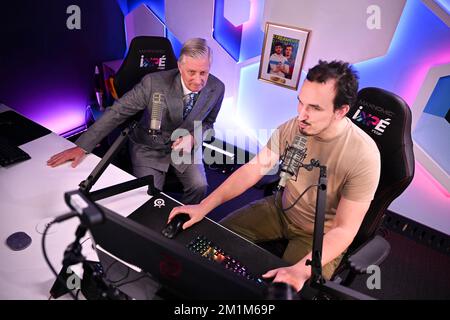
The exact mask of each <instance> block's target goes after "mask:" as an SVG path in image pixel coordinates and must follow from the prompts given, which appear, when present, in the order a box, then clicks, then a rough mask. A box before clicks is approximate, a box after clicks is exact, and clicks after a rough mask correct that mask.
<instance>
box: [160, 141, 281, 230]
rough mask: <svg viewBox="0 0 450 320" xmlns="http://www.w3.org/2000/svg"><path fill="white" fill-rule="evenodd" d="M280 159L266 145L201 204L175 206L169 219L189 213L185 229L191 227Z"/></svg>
mask: <svg viewBox="0 0 450 320" xmlns="http://www.w3.org/2000/svg"><path fill="white" fill-rule="evenodd" d="M278 160H279V156H278V154H277V153H275V152H273V151H271V150H270V149H269V148H268V147H267V146H266V147H264V149H262V150H261V152H260V153H258V155H256V156H255V157H254V158H253V159H252V160H251V161H249V162H248V163H247V164H245V165H244V166H242V167H240V168H239V169H238V170H237V171H235V172H234V173H233V174H232V175H231V176H230V177H229V178H228V179H227V180H225V182H223V183H222V184H221V185H220V186H219V187H218V188H217V189H216V190H214V192H213V193H211V194H210V195H209V196H208V197H207V198H205V199H204V200H203V201H202V202H201V203H200V204H198V205H188V206H182V207H176V208H173V209H172V212H171V213H170V215H169V219H168V221H170V220H172V219H173V217H175V216H176V215H177V214H180V213H187V214H189V216H190V218H191V219H190V220H189V221H187V222H185V223H184V225H183V229H186V228H188V227H190V226H191V225H193V224H194V223H196V222H198V221H200V220H201V219H203V217H204V216H206V215H207V214H208V213H209V212H210V211H211V210H213V209H214V208H216V207H217V206H219V205H221V204H222V203H224V202H226V201H228V200H231V199H233V198H235V197H237V196H238V195H240V194H242V193H243V192H245V191H246V190H247V189H249V188H250V187H252V186H253V185H254V184H255V183H256V182H258V181H259V180H260V179H261V178H262V176H264V175H265V174H266V173H267V172H268V171H269V170H270V169H272V168H273V167H274V166H275V165H276V164H277V163H278Z"/></svg>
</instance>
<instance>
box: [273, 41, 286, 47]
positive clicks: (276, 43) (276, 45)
mask: <svg viewBox="0 0 450 320" xmlns="http://www.w3.org/2000/svg"><path fill="white" fill-rule="evenodd" d="M274 47H282V48H284V46H283V44H282V43H281V42H275V45H274Z"/></svg>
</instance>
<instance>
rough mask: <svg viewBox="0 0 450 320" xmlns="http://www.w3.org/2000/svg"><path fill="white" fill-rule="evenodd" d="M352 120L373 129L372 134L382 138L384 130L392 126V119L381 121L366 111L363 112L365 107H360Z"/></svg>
mask: <svg viewBox="0 0 450 320" xmlns="http://www.w3.org/2000/svg"><path fill="white" fill-rule="evenodd" d="M352 119H354V120H356V121H357V122H360V123H362V124H363V125H365V126H367V127H369V128H372V133H374V134H376V135H379V136H381V135H382V134H383V133H384V130H385V129H386V128H387V127H388V126H389V125H390V124H391V120H392V119H391V118H386V119H381V118H379V117H377V116H374V115H372V114H370V113H368V112H366V111H363V107H362V106H360V107H359V108H358V110H357V111H356V112H355V114H354V115H353V117H352Z"/></svg>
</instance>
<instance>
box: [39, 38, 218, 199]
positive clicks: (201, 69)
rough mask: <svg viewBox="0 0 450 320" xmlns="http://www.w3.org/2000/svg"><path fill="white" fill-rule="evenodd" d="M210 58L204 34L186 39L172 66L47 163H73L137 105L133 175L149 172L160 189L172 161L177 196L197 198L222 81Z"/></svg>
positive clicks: (135, 90) (203, 187)
mask: <svg viewBox="0 0 450 320" xmlns="http://www.w3.org/2000/svg"><path fill="white" fill-rule="evenodd" d="M211 59H212V53H211V49H210V48H209V47H208V46H207V44H206V41H205V40H204V39H200V38H194V39H190V40H188V41H186V43H185V44H184V45H183V48H182V49H181V53H180V58H179V60H178V69H173V70H168V71H161V72H156V73H151V74H148V75H146V76H145V77H143V78H142V80H141V82H140V83H138V84H137V85H136V86H135V87H134V88H133V89H132V90H130V91H129V92H127V93H126V94H125V95H124V96H123V97H122V98H120V99H119V100H117V101H116V102H115V103H114V104H113V105H112V106H111V108H108V109H107V111H106V112H105V113H104V114H103V116H102V117H101V118H100V119H99V120H98V121H97V122H96V123H94V124H93V125H92V126H91V127H90V128H89V129H88V130H87V131H86V132H85V133H84V134H83V135H81V136H80V138H79V139H78V140H77V141H76V142H75V143H76V144H77V147H74V148H70V149H67V150H65V151H63V152H61V153H58V154H56V155H54V156H52V157H51V158H50V159H49V160H48V161H47V165H49V166H51V167H55V166H57V165H60V164H62V163H64V162H67V161H72V167H76V166H77V165H78V164H79V163H80V162H81V161H82V159H83V158H84V156H85V154H86V153H89V152H91V151H92V150H93V149H94V148H95V146H96V145H97V144H98V143H99V142H100V141H101V140H102V139H103V138H104V137H105V136H106V135H107V134H108V133H109V132H110V131H111V130H113V129H114V128H116V127H117V126H118V125H119V124H121V123H122V122H124V121H125V120H126V119H128V118H129V117H131V116H133V115H134V114H136V113H137V112H139V111H141V110H143V111H144V112H143V115H142V117H141V119H140V121H139V123H138V125H137V126H136V128H135V129H134V130H133V131H132V133H131V134H130V155H131V160H132V164H133V171H134V174H135V176H137V177H142V176H145V175H149V174H151V175H153V176H154V181H155V186H156V187H157V188H158V189H161V190H162V188H163V185H164V181H165V175H166V173H167V171H168V170H169V167H170V166H173V167H174V168H175V170H174V172H175V174H176V175H177V177H178V178H179V179H180V181H181V183H182V184H183V191H184V195H183V199H182V201H183V202H184V203H198V202H200V200H201V199H202V198H203V197H204V196H205V194H206V188H207V181H206V176H205V169H204V167H203V162H202V155H201V152H202V148H201V146H202V139H203V133H205V131H206V130H208V129H212V128H213V124H214V122H215V121H216V117H217V114H218V113H219V110H220V107H221V104H222V100H223V96H224V92H225V86H224V84H223V83H222V82H221V81H220V80H219V79H218V78H216V77H215V76H213V75H211V74H209V69H210V66H211ZM155 94H156V97H163V100H162V104H163V106H164V107H163V114H162V121H161V132H160V135H158V136H156V138H155V137H154V136H152V135H150V134H149V130H150V118H151V113H152V106H153V103H152V101H153V99H154V97H155ZM194 132H195V134H194ZM198 132H200V134H198ZM186 155H187V157H186Z"/></svg>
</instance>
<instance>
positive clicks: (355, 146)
mask: <svg viewBox="0 0 450 320" xmlns="http://www.w3.org/2000/svg"><path fill="white" fill-rule="evenodd" d="M343 121H346V122H347V124H346V128H345V129H344V130H343V131H342V133H341V134H340V135H338V136H336V137H334V138H332V139H330V140H323V139H320V138H319V137H307V139H308V141H307V143H306V148H307V151H306V153H307V156H306V158H305V160H304V161H303V163H304V164H309V163H310V160H311V159H316V160H319V161H320V164H321V165H325V166H326V167H327V178H328V181H327V200H326V210H325V232H327V231H328V230H329V229H330V228H332V227H333V226H334V217H335V215H336V209H337V206H338V203H339V200H340V198H341V196H343V197H344V198H346V199H347V200H352V201H360V202H366V201H371V200H372V199H373V196H374V194H375V191H376V189H377V186H378V181H379V177H380V153H379V151H378V148H377V146H376V144H375V142H374V141H373V140H372V138H370V137H369V136H368V135H367V134H366V133H365V132H364V131H363V130H361V129H360V128H358V127H357V126H356V125H355V124H354V123H353V122H352V121H350V119H348V118H347V117H346V118H344V120H343ZM299 133H300V131H299V128H298V124H297V118H293V119H291V120H289V121H287V122H285V123H283V124H282V125H281V126H279V127H278V129H277V130H276V131H275V132H274V133H273V134H272V136H271V137H270V139H269V141H268V142H267V147H268V148H269V149H271V150H272V151H274V152H275V153H277V154H279V155H280V156H282V155H283V153H284V151H285V149H286V144H288V145H292V142H293V140H294V137H295V135H297V134H299ZM318 179H319V169H318V168H314V169H313V170H312V171H307V170H306V169H304V168H301V169H300V171H299V173H298V176H297V180H296V181H294V180H289V181H288V182H287V184H286V188H285V190H284V192H283V198H282V201H283V208H287V207H289V206H291V205H292V204H293V203H294V202H295V200H296V199H297V198H298V196H299V195H300V194H301V193H302V192H303V191H304V190H305V189H306V188H307V187H308V186H310V185H311V184H317V183H318ZM316 195H317V187H313V188H311V189H310V190H308V191H307V192H306V193H305V194H304V195H303V197H302V198H301V199H300V200H299V201H298V202H297V204H296V205H295V207H293V208H292V209H289V210H288V211H287V212H286V214H287V216H288V218H289V219H290V220H291V221H292V222H293V223H294V224H295V225H296V226H298V227H300V228H301V229H303V230H305V231H307V232H311V233H313V231H314V217H315V210H316Z"/></svg>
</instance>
